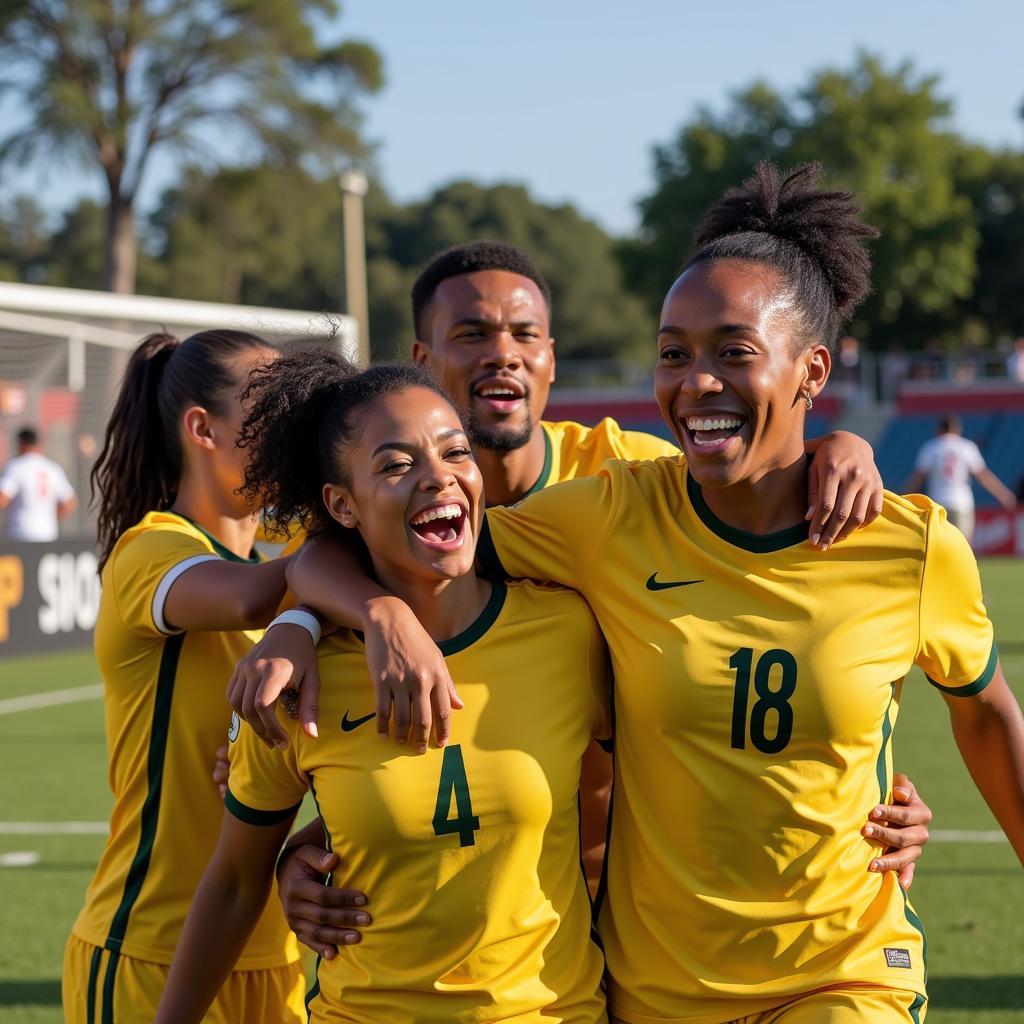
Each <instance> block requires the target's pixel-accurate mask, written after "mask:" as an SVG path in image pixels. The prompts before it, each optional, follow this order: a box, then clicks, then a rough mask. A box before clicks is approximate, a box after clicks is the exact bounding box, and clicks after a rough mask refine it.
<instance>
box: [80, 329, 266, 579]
mask: <svg viewBox="0 0 1024 1024" xmlns="http://www.w3.org/2000/svg"><path fill="white" fill-rule="evenodd" d="M270 348H272V346H271V345H270V344H269V343H268V342H266V341H264V340H263V339H262V338H258V337H256V335H254V334H248V333H246V332H244V331H201V332H200V333H198V334H193V335H192V336H191V337H189V338H186V339H185V340H184V341H181V342H179V341H178V339H177V338H176V337H174V335H172V334H150V335H149V336H148V337H146V338H144V339H143V340H142V343H141V344H140V345H139V347H138V348H137V349H136V350H135V351H134V352H133V353H132V357H131V359H129V361H128V368H127V369H126V370H125V374H124V377H123V379H122V380H121V387H120V390H119V392H118V395H117V400H116V401H115V403H114V409H113V412H112V413H111V415H110V420H109V421H108V423H107V430H106V434H105V436H104V439H103V449H102V451H101V452H100V455H99V458H98V459H97V460H96V464H95V465H94V466H93V468H92V473H91V474H90V478H89V479H90V486H91V492H92V501H93V503H94V504H96V505H97V506H98V516H97V534H98V540H99V547H100V559H99V565H100V569H101V570H102V569H103V566H104V565H105V564H106V561H107V559H108V558H109V557H110V552H111V551H112V550H113V547H114V544H115V543H116V542H117V538H118V537H120V536H121V534H122V533H124V531H125V530H127V529H129V528H130V527H132V526H134V525H135V524H136V523H137V522H138V521H139V520H140V519H141V518H142V517H143V516H144V515H145V514H146V513H147V512H152V511H154V510H160V509H167V508H170V507H171V505H173V504H174V501H175V499H176V498H177V494H178V483H179V480H180V479H181V469H182V450H181V438H180V436H179V423H180V420H181V414H182V413H183V412H184V411H185V409H187V408H188V407H189V406H190V405H200V406H202V407H203V408H204V409H207V410H208V411H209V412H211V413H212V414H214V415H218V416H223V415H225V414H226V413H227V412H228V410H229V408H230V406H231V402H232V401H233V400H234V399H235V398H236V397H237V382H236V376H235V374H236V371H235V370H234V367H233V365H232V362H233V360H234V359H235V358H236V357H237V356H239V355H242V354H244V353H248V352H254V351H259V350H260V349H270Z"/></svg>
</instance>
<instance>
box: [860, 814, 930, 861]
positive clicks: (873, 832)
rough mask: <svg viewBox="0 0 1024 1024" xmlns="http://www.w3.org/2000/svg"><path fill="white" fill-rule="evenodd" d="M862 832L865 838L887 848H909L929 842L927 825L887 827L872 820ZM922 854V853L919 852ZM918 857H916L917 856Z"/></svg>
mask: <svg viewBox="0 0 1024 1024" xmlns="http://www.w3.org/2000/svg"><path fill="white" fill-rule="evenodd" d="M860 833H861V835H862V836H864V838H865V839H869V840H870V841H871V842H872V843H876V844H877V845H878V846H883V847H886V848H889V847H892V848H893V849H896V850H907V849H910V848H911V847H918V848H920V847H922V846H924V844H925V843H927V842H928V826H927V825H905V826H902V827H900V828H886V827H885V826H884V825H878V824H875V823H874V822H872V823H871V824H869V825H865V826H864V827H863V828H862V829H861V830H860ZM917 856H918V857H919V856H920V853H918V854H917ZM915 859H916V858H915Z"/></svg>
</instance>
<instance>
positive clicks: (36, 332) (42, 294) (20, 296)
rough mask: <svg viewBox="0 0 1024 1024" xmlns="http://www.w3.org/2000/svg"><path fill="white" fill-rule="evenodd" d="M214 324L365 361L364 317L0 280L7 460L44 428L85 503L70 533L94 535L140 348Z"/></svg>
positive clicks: (2, 424)
mask: <svg viewBox="0 0 1024 1024" xmlns="http://www.w3.org/2000/svg"><path fill="white" fill-rule="evenodd" d="M213 328H231V329H234V330H244V331H250V332H251V333H253V334H258V335H259V336H260V337H263V338H266V339H267V340H268V341H271V342H274V343H275V344H278V345H282V346H285V347H288V346H292V345H298V344H317V345H321V346H327V347H331V348H336V349H337V350H338V351H340V352H343V353H344V354H345V355H347V356H349V357H350V358H352V359H357V358H358V344H357V336H356V324H355V321H354V320H352V319H351V318H349V317H346V316H342V315H341V314H335V313H313V312H306V311H301V310H288V309H268V308H258V307H254V306H233V305H224V304H221V303H215V302H188V301H184V300H181V299H165V298H156V297H150V296H143V295H112V294H110V293H108V292H90V291H80V290H78V289H71V288H50V287H45V286H41V285H22V284H6V283H2V282H0V464H2V463H4V462H6V461H7V459H8V458H10V457H11V455H12V454H13V453H14V450H15V435H16V434H17V432H18V430H19V429H20V428H21V427H23V426H32V427H35V428H36V429H38V431H39V433H40V436H41V438H42V442H43V448H44V450H45V452H46V454H47V455H49V456H50V457H51V458H53V459H55V460H56V461H57V462H59V463H60V464H61V465H62V466H63V467H64V469H65V471H66V472H67V474H68V478H69V479H70V481H71V483H72V486H73V487H74V488H75V492H76V493H77V494H78V497H79V506H78V511H77V512H76V514H75V517H74V520H73V521H71V522H69V523H66V524H65V526H64V528H63V529H64V532H65V533H68V534H83V535H85V534H90V533H92V531H93V521H92V515H91V513H90V510H89V508H88V504H89V502H88V496H89V472H90V470H91V469H92V465H93V462H94V460H95V458H96V456H97V455H98V453H99V448H100V446H101V445H102V442H103V432H104V429H105V427H106V422H107V416H108V415H109V413H110V408H111V405H112V402H113V397H114V393H115V390H116V388H117V385H118V382H119V381H120V379H121V375H122V374H123V372H124V368H125V365H126V364H127V361H128V357H129V354H130V353H131V350H132V349H133V348H134V347H135V346H136V345H137V344H138V343H139V341H140V340H141V339H142V338H143V337H145V336H146V335H147V334H151V333H153V332H155V331H169V332H170V333H172V334H176V335H178V337H181V338H185V337H187V336H188V335H189V334H193V333H195V332H196V331H201V330H208V329H213Z"/></svg>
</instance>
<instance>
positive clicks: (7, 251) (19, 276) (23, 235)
mask: <svg viewBox="0 0 1024 1024" xmlns="http://www.w3.org/2000/svg"><path fill="white" fill-rule="evenodd" d="M48 243H49V232H48V231H47V226H46V214H45V213H44V212H43V210H42V209H41V208H40V206H39V204H38V203H37V202H36V201H35V200H34V199H33V198H32V197H31V196H16V197H15V198H14V199H12V200H11V201H10V202H8V203H6V204H5V205H4V207H3V208H0V280H4V281H39V280H41V279H42V278H43V277H44V275H45V272H46V271H45V266H44V263H45V259H46V252H47V248H48Z"/></svg>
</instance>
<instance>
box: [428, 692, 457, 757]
mask: <svg viewBox="0 0 1024 1024" xmlns="http://www.w3.org/2000/svg"><path fill="white" fill-rule="evenodd" d="M450 700H451V694H450V691H449V690H448V687H447V686H446V687H444V688H443V689H441V690H435V691H434V692H433V693H432V694H431V695H430V710H431V713H432V714H433V716H434V739H435V740H436V742H437V745H438V746H439V747H443V746H445V745H446V744H447V743H448V737H449V735H450V734H451V727H452V708H451V704H450V703H449V701H450Z"/></svg>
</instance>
